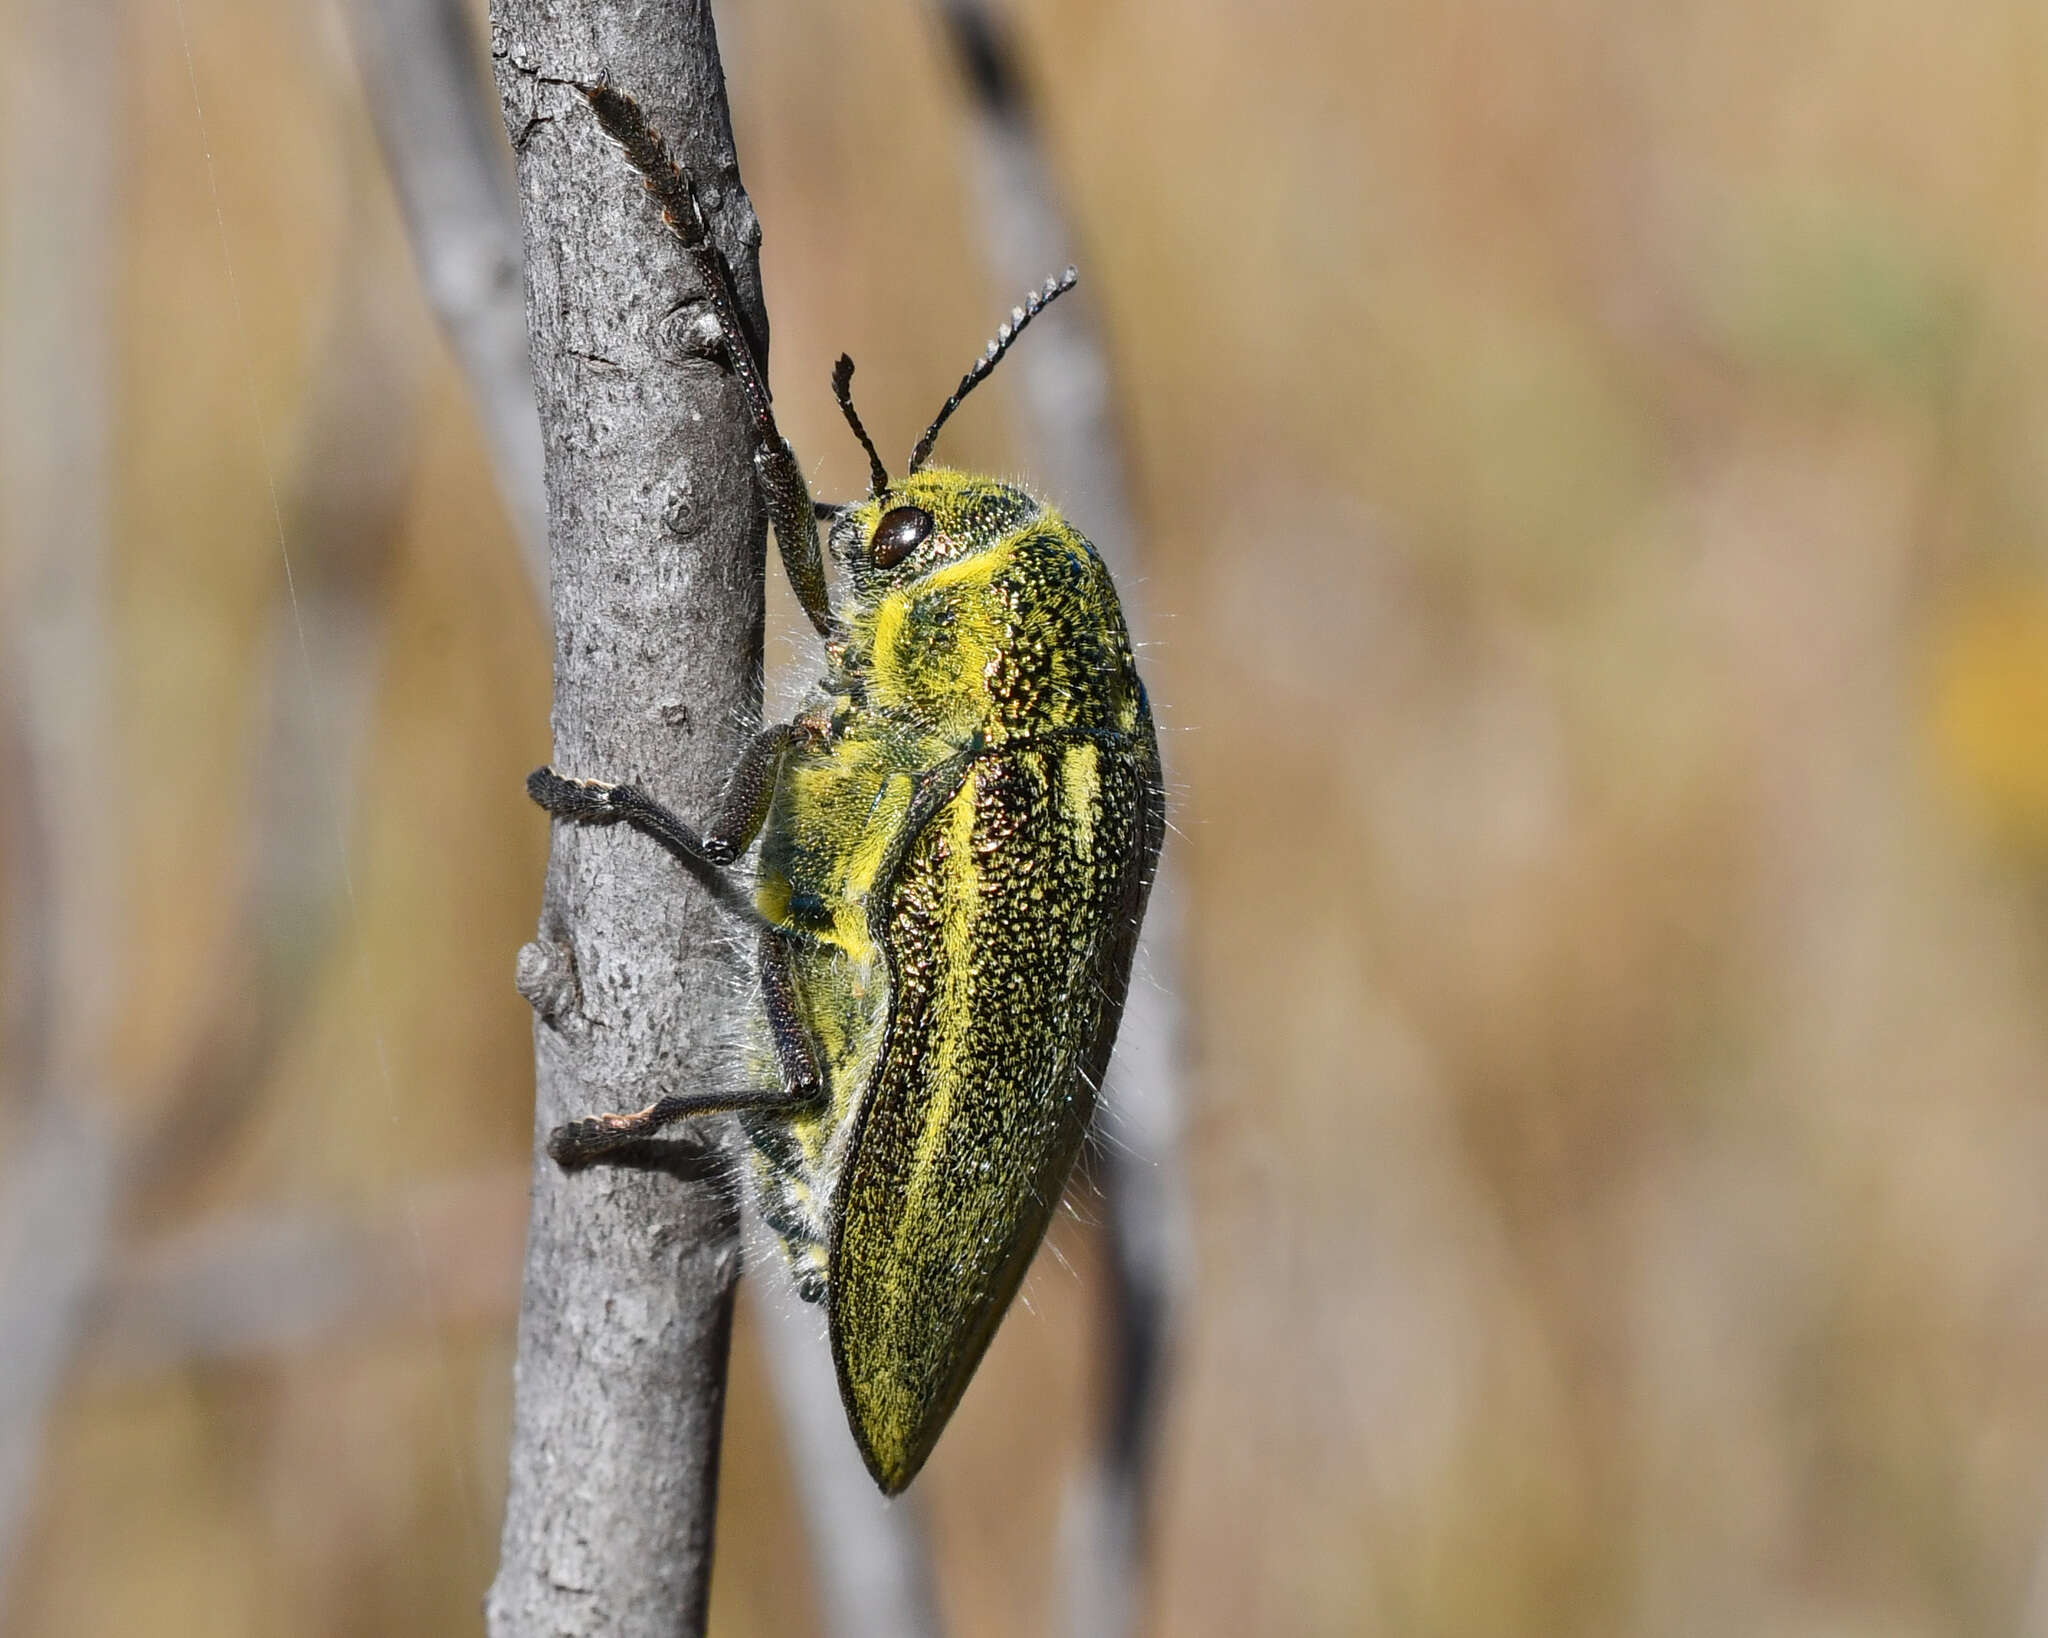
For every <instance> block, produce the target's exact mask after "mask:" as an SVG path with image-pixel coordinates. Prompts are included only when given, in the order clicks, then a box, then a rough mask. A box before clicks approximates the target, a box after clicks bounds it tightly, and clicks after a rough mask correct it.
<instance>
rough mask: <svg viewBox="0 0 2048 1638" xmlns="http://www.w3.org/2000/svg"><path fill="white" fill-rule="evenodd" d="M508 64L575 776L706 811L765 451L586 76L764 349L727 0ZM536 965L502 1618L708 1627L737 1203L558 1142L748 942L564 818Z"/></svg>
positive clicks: (689, 885) (669, 1175)
mask: <svg viewBox="0 0 2048 1638" xmlns="http://www.w3.org/2000/svg"><path fill="white" fill-rule="evenodd" d="M491 50H492V56H493V58H494V59H495V65H496V70H497V81H498V90H499V95H500V98H501V100H502V102H503V109H504V116H505V123H506V128H507V130H508V131H509V132H510V133H511V136H512V143H513V148H514V151H515V152H516V154H517V155H518V175H519V191H520V201H521V215H522V222H523V226H524V237H525V246H526V268H527V292H528V309H527V311H528V322H529V326H530V333H531V337H532V345H533V361H534V381H535V387H536V389H537V394H538V399H539V404H540V420H541V431H542V438H543V445H544V448H545V449H546V452H547V480H548V500H549V526H550V543H551V548H552V550H551V566H552V570H553V574H552V582H553V601H554V619H555V701H554V730H555V763H556V765H557V766H558V767H560V768H562V769H563V770H565V771H566V772H570V773H598V772H602V773H604V774H606V775H608V776H611V777H619V778H630V779H632V780H634V781H635V782H637V783H640V784H642V785H644V786H646V787H647V788H649V789H651V790H653V791H654V792H656V793H659V794H660V795H661V796H663V797H664V798H667V799H670V800H673V801H675V802H677V803H678V804H679V805H680V806H681V807H682V808H683V809H684V810H685V811H689V810H691V809H693V808H701V807H704V806H707V805H708V804H709V802H710V800H711V798H712V796H713V795H714V793H715V792H716V791H717V789H718V787H719V782H720V779H721V777H722V775H723V774H724V772H725V771H726V769H727V768H728V767H729V766H730V765H731V764H732V762H733V761H734V760H735V758H736V757H737V755H738V753H739V750H740V748H741V745H742V743H743V741H744V736H745V735H746V733H747V732H748V731H749V730H750V729H751V727H752V726H753V725H754V723H755V722H756V721H757V720H758V717H759V711H760V656H761V625H762V611H761V588H762V570H763V553H762V548H763V544H764V524H763V518H762V513H761V508H760V505H759V502H758V499H757V496H756V492H755V487H754V476H753V437H752V433H751V430H750V427H749V424H748V421H747V419H746V417H745V415H744V414H743V413H742V411H741V407H740V401H739V397H738V392H737V388H736V386H735V384H734V383H733V381H732V380H731V378H730V376H729V375H728V374H727V373H726V372H725V371H724V370H723V369H721V368H719V367H717V366H716V365H714V364H712V363H710V362H708V361H706V360H704V359H703V358H702V357H701V356H697V355H696V353H695V352H693V350H692V349H691V348H689V347H688V346H687V345H686V341H687V337H686V334H685V332H686V331H687V330H688V326H687V325H681V324H676V323H672V322H669V321H671V320H672V319H674V318H675V317H676V316H677V313H678V310H679V308H681V306H682V304H683V300H684V297H685V296H686V295H688V294H696V293H697V292H696V289H695V282H694V279H693V277H692V275H691V274H690V273H689V272H688V271H687V264H686V261H685V258H684V255H683V252H682V250H681V247H680V246H679V245H677V244H676V242H675V241H674V240H673V239H672V238H670V237H669V236H668V235H667V234H666V233H665V232H664V231H663V229H662V227H661V224H660V221H659V219H658V217H657V215H656V213H655V212H654V210H653V209H652V208H651V206H650V204H649V202H648V200H647V198H646V196H645V194H644V193H643V191H642V190H641V188H640V185H639V183H638V181H637V180H636V179H635V178H634V176H633V175H632V173H631V172H630V171H629V170H628V169H627V167H626V165H625V162H624V161H623V160H622V159H621V157H620V156H619V154H618V153H617V151H616V150H614V149H613V148H612V146H611V145H610V144H609V143H608V142H607V141H606V140H605V139H604V138H603V136H602V135H601V134H600V132H599V130H598V127H597V124H596V122H595V120H594V119H593V118H592V116H591V113H590V110H589V109H588V107H587V106H586V104H585V102H584V99H583V98H582V97H581V96H580V95H579V94H578V92H577V91H576V90H575V86H576V85H578V84H588V83H594V82H596V81H599V80H602V79H608V80H609V81H610V82H611V83H613V84H615V85H618V86H620V87H623V88H628V89H630V90H631V92H632V93H633V95H634V96H635V97H636V98H637V99H638V100H639V101H640V102H641V103H642V105H643V106H644V107H645V108H646V109H647V111H648V113H649V116H650V117H651V118H652V119H653V120H654V121H655V122H656V124H657V125H658V126H660V127H661V128H662V129H663V131H664V132H665V133H666V134H667V136H668V137H669V139H670V140H671V142H672V144H673V151H674V152H675V154H676V156H677V158H678V159H679V161H680V162H681V163H683V164H684V165H685V166H687V167H688V169H689V170H690V172H691V174H692V176H693V177H694V179H695V183H696V188H697V194H698V199H699V202H700V203H701V205H702V206H703V208H704V211H705V213H706V215H707V217H708V218H709V219H710V221H711V224H712V232H713V236H714V239H715V241H716V243H717V245H718V248H719V250H720V251H721V252H722V253H723V254H724V256H725V258H726V260H727V262H728V264H729V265H730V266H731V267H732V269H733V271H734V273H735V275H736V278H737V282H738V284H739V287H740V291H741V299H742V302H743V304H744V306H745V308H746V310H747V316H748V319H749V322H750V323H751V324H752V326H753V328H754V330H755V334H756V337H757V338H759V339H765V337H766V334H767V322H766V314H765V311H764V309H763V307H762V305H761V299H760V283H759V277H758V273H757V271H756V266H755V250H756V246H757V242H758V236H759V230H758V227H757V226H756V224H755V221H754V217H753V212H752V208H751V207H750V205H749V204H748V203H747V200H746V197H745V195H744V193H743V192H742V191H741V188H740V182H739V171H738V164H737V161H736V159H735V156H734V152H733V145H732V134H731V130H730V126H729V124H728V119H727V113H726V104H725V89H724V82H723V79H722V77H721V73H720V69H719V62H718V51H717V45H716V42H715V38H714V35H713V32H712V24H711V14H710V10H709V7H708V5H707V4H706V3H705V0H681V3H676V4H670V5H664V6H660V7H647V6H626V5H621V4H603V3H599V0H552V3H543V0H498V3H497V4H496V5H495V6H494V7H493V13H492V27H491ZM536 822H539V821H538V817H537V816H536ZM521 979H522V983H521V988H522V991H523V993H525V994H526V995H527V997H528V998H529V999H530V1000H532V1001H533V1002H534V1003H535V1006H536V1009H537V1011H538V1013H539V1014H540V1017H539V1020H538V1022H537V1023H536V1026H535V1047H536V1061H537V1070H536V1082H537V1085H536V1097H535V1112H534V1113H535V1137H536V1165H535V1171H534V1188H533V1214H532V1221H531V1226H530V1229H529V1237H528V1241H527V1261H526V1280H525V1292H524V1296H523V1299H522V1303H521V1309H520V1322H519V1344H518V1368H517V1377H516V1387H515V1395H514V1410H513V1424H514V1425H513V1438H512V1455H511V1480H510V1487H509V1493H508V1496H507V1500H506V1510H505V1528H504V1535H503V1539H502V1543H501V1558H500V1562H499V1567H498V1576H497V1580H496V1581H495V1583H494V1584H493V1586H492V1588H491V1594H490V1598H489V1602H488V1606H487V1611H488V1619H489V1624H490V1629H491V1631H492V1632H493V1634H495V1635H497V1638H515V1635H518V1638H523V1635H528V1634H532V1635H540V1634H547V1635H553V1634H556V1633H561V1632H604V1633H610V1634H626V1635H641V1634H672V1633H686V1632H701V1631H702V1630H703V1625H704V1619H705V1612H706V1602H707V1593H708V1588H709V1581H710V1568H711V1549H712V1523H713V1512H714V1502H715V1497H716V1488H717V1472H718V1448H719V1432H720V1420H721V1416H722V1412H723V1407H724V1392H725V1370H726V1351H727V1342H728V1339H729V1335H730V1328H731V1318H732V1292H733V1282H734V1279H735V1278H736V1276H737V1274H738V1271H739V1242H738V1224H737V1208H736V1205H735V1202H734V1200H733V1197H732V1195H731V1192H730V1190H729V1188H728V1187H727V1186H725V1184H724V1182H723V1181H722V1172H721V1170H720V1168H718V1167H716V1166H713V1165H709V1164H706V1163H705V1162H704V1161H703V1159H702V1158H701V1156H700V1155H699V1154H698V1153H697V1152H696V1151H693V1150H690V1149H688V1148H686V1147H684V1146H682V1145H679V1144H669V1145H655V1146H650V1149H651V1150H652V1151H654V1152H655V1153H656V1154H666V1155H667V1156H668V1157H669V1159H668V1165H667V1167H666V1169H663V1168H661V1167H660V1166H658V1165H656V1166H650V1167H648V1168H647V1169H643V1170H627V1169H623V1168H619V1167H604V1166H599V1167H592V1168H590V1169H588V1170H585V1171H579V1172H574V1173H565V1172H563V1171H562V1170H560V1169H559V1168H557V1167H556V1166H555V1165H554V1163H553V1162H552V1161H550V1160H548V1159H546V1157H545V1154H544V1153H543V1152H542V1151H541V1149H540V1142H541V1140H544V1138H545V1136H546V1134H547V1132H548V1131H549V1130H550V1129H551V1128H552V1127H553V1126H555V1125H556V1124H557V1123H559V1122H561V1121H564V1120H567V1119H570V1118H573V1117H579V1116H583V1115H587V1114H590V1113H592V1112H594V1111H598V1110H603V1109H616V1108H620V1107H631V1106H633V1105H634V1104H635V1103H636V1102H644V1101H650V1100H651V1098H652V1097H653V1096H654V1095H655V1094H656V1093H658V1092H663V1091H667V1090H670V1089H672V1088H675V1087H676V1084H677V1082H678V1080H679V1079H680V1076H681V1066H683V1065H687V1064H691V1063H693V1062H701V1061H704V1060H705V1059H707V1058H715V1057H716V1056H717V1054H716V1053H715V1051H713V1050H712V1049H713V1048H715V1046H716V1045H717V1043H718V1042H719V1041H720V1040H721V1039H722V1038H723V1037H724V1036H725V1035H726V1034H727V1032H728V1031H729V1030H730V1029H732V1028H733V1027H734V1026H735V1024H736V1021H737V1015H738V1009H739V1007H740V1006H741V1004H742V994H743V992H742V989H741V986H740V985H738V984H737V983H735V982H734V975H733V973H732V971H731V968H730V961H729V935H728V931H727V929H726V927H725V926H724V925H722V923H721V921H720V919H719V912H718V910H717V909H716V907H715V905H714V902H713V899H712V897H711V896H710V894H708V893H707V892H705V891H704V890H703V888H702V886H701V884H698V883H696V882H695V881H694V880H693V879H692V878H691V877H690V876H689V875H688V874H687V873H685V872H683V871H682V870H680V869H679V868H678V866H677V865H676V863H675V861H674V860H672V859H670V858H669V857H668V856H666V855H665V854H663V853H661V852H660V851H659V850H658V849H654V848H650V847H647V846H645V845H644V844H643V843H640V842H639V839H638V838H634V837H629V836H621V835H619V834H617V833H616V832H615V831H612V830H610V829H607V828H605V827H597V826H568V825H564V826H558V827H556V830H555V834H554V845H553V853H552V856H551V859H550V864H549V871H548V881H547V891H546V897H545V901H544V903H543V906H542V911H541V925H540V932H539V936H538V938H537V939H536V941H535V943H533V944H531V945H529V946H528V947H527V949H526V950H525V951H524V952H522V957H521Z"/></svg>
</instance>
